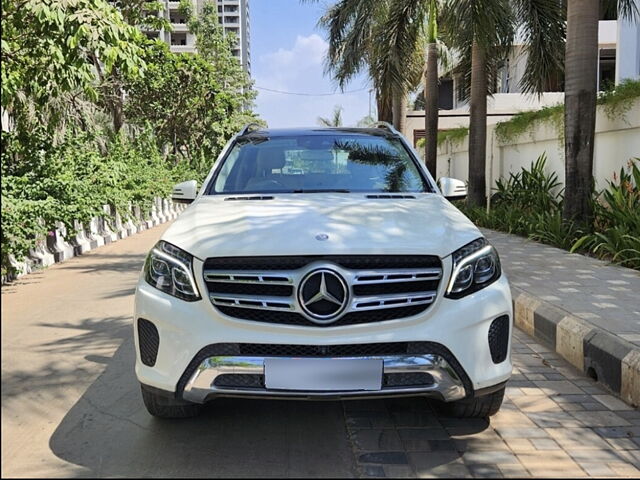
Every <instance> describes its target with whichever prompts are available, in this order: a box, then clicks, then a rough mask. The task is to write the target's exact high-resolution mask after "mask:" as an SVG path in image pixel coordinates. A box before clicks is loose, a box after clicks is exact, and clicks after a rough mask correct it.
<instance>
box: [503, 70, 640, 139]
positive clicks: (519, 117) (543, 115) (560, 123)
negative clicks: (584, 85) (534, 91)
mask: <svg viewBox="0 0 640 480" xmlns="http://www.w3.org/2000/svg"><path fill="white" fill-rule="evenodd" d="M637 98H640V80H630V79H627V80H624V81H622V82H621V83H620V84H619V85H616V86H615V88H614V89H612V90H607V91H604V92H600V94H599V96H598V106H599V107H600V108H602V110H603V111H604V113H605V115H607V117H608V118H610V119H615V118H619V117H624V114H625V113H626V112H627V111H628V110H629V109H630V108H631V107H632V106H633V102H634V100H635V99H637ZM542 122H551V123H552V124H553V125H554V127H555V128H556V130H557V131H558V132H559V134H560V136H562V135H563V134H564V104H558V105H554V106H552V107H543V108H541V109H540V110H532V111H527V112H520V113H518V114H516V115H514V116H513V117H512V118H511V119H509V120H506V121H504V122H498V124H497V125H496V137H497V139H498V141H499V142H500V143H503V144H504V143H509V142H511V141H513V140H515V139H517V138H518V137H519V136H520V135H522V134H523V133H525V132H527V131H531V129H532V128H533V127H534V126H535V125H538V124H540V123H542Z"/></svg>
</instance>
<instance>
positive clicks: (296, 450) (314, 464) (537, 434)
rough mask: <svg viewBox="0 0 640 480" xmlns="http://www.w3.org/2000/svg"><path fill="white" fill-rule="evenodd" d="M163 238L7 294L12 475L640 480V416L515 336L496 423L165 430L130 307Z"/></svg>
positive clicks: (395, 418) (262, 411) (402, 402)
mask: <svg viewBox="0 0 640 480" xmlns="http://www.w3.org/2000/svg"><path fill="white" fill-rule="evenodd" d="M164 228H166V227H157V228H155V229H153V230H149V231H146V232H143V233H141V234H139V235H136V236H134V237H132V238H129V239H126V240H122V241H120V242H118V243H115V244H112V245H107V246H105V247H103V248H100V249H98V250H96V251H94V252H90V253H88V254H86V255H84V256H82V257H80V258H74V259H71V260H69V261H68V262H65V263H62V264H58V265H55V266H53V267H51V268H49V269H48V270H47V271H45V272H41V273H36V274H33V275H30V276H28V277H26V278H25V279H23V280H22V281H20V282H19V283H18V284H17V285H15V286H11V287H8V288H3V289H2V306H3V309H2V475H3V476H23V477H25V476H29V477H34V476H40V477H84V476H92V477H93V476H100V477H106V476H158V477H174V476H188V477H204V476H207V477H229V476H236V477H343V476H344V477H355V476H374V477H375V476H383V475H387V476H423V477H427V476H500V475H504V476H514V475H517V476H547V477H549V476H588V475H594V476H600V475H603V476H638V475H640V470H639V469H640V412H638V411H636V410H632V409H631V408H630V407H628V406H626V405H625V404H623V403H622V402H620V401H618V400H617V399H616V398H614V397H612V396H610V395H608V394H607V393H606V392H605V391H603V390H602V389H601V388H600V387H599V386H597V385H595V384H594V383H593V382H592V381H590V380H588V379H586V378H584V377H582V376H581V375H580V374H579V373H577V371H575V370H574V369H572V368H571V367H569V366H568V364H566V363H565V362H564V361H563V360H561V359H560V358H559V357H558V356H557V355H556V354H555V353H552V352H549V351H547V350H546V349H545V348H543V347H541V346H540V345H538V344H537V343H535V341H533V340H532V339H530V338H528V337H527V336H526V335H524V334H522V333H520V332H516V342H515V346H514V362H515V365H516V369H515V372H514V373H515V375H514V377H513V380H512V381H511V382H510V384H509V388H508V394H507V395H508V398H507V399H506V401H505V404H504V406H503V409H502V410H501V411H500V413H499V414H498V415H496V416H495V417H493V418H492V419H491V422H490V423H489V422H487V421H484V420H480V421H461V420H453V419H448V418H443V417H441V416H439V415H437V414H436V412H435V411H434V410H433V406H432V405H431V404H429V403H428V402H427V401H426V400H424V399H394V400H391V399H389V400H375V401H374V400H371V401H352V402H343V403H340V402H289V401H252V400H232V399H225V400H220V401H217V402H215V403H213V404H212V405H211V406H210V407H209V408H208V409H207V410H206V412H205V413H204V415H203V416H201V417H200V418H198V419H193V420H186V421H158V420H156V419H153V418H151V417H150V416H149V415H148V414H147V413H146V411H145V409H144V407H143V405H142V402H141V399H140V395H139V391H138V387H137V383H136V380H135V376H134V372H133V360H134V351H133V342H132V339H131V333H132V332H131V319H130V314H131V310H132V293H133V289H134V286H135V282H136V279H137V275H138V271H139V269H140V267H141V265H142V261H143V258H144V254H145V252H146V251H147V250H148V249H149V248H150V247H151V246H152V244H153V243H154V242H155V241H156V239H157V238H158V236H159V235H160V234H161V232H162V231H163V229H164Z"/></svg>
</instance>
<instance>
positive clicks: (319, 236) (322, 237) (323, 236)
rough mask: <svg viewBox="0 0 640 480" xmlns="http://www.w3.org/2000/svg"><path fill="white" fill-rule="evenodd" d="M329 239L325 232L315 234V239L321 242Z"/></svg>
mask: <svg viewBox="0 0 640 480" xmlns="http://www.w3.org/2000/svg"><path fill="white" fill-rule="evenodd" d="M328 239H329V235H327V234H326V233H319V234H317V235H316V240H320V241H321V242H324V241H325V240H328Z"/></svg>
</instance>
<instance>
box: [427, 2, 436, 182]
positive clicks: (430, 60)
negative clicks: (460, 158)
mask: <svg viewBox="0 0 640 480" xmlns="http://www.w3.org/2000/svg"><path fill="white" fill-rule="evenodd" d="M437 40H438V22H437V4H436V0H430V1H429V14H428V17H427V65H426V68H425V71H424V140H425V147H424V160H425V164H426V166H427V168H428V169H429V171H430V172H431V175H433V177H434V178H435V177H436V175H437V172H436V169H437V159H438V50H437V43H436V42H437Z"/></svg>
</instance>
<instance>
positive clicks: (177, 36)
mask: <svg viewBox="0 0 640 480" xmlns="http://www.w3.org/2000/svg"><path fill="white" fill-rule="evenodd" d="M186 44H187V34H186V33H175V32H172V33H171V45H177V46H180V45H186Z"/></svg>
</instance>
